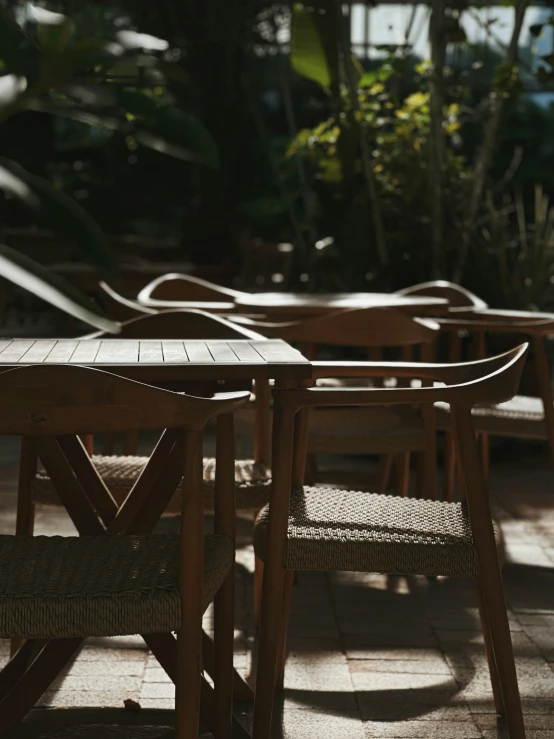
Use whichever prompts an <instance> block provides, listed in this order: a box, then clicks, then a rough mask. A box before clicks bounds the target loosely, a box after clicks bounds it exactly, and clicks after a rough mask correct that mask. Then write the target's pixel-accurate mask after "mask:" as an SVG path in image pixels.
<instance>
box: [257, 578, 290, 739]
mask: <svg viewBox="0 0 554 739" xmlns="http://www.w3.org/2000/svg"><path fill="white" fill-rule="evenodd" d="M274 574H275V576H274V578H272V580H273V581H272V582H271V583H268V582H267V578H265V580H266V582H265V583H264V598H263V599H262V612H261V618H260V635H259V648H258V665H257V670H256V701H255V703H254V729H253V733H252V736H253V737H255V738H256V739H270V736H271V718H272V714H273V701H274V695H275V683H276V680H275V678H276V671H277V661H278V651H279V625H280V614H282V601H283V586H284V581H285V570H283V569H277V568H276V569H275V573H274ZM268 585H270V586H271V587H268Z"/></svg>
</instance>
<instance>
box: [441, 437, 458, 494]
mask: <svg viewBox="0 0 554 739" xmlns="http://www.w3.org/2000/svg"><path fill="white" fill-rule="evenodd" d="M455 484H456V441H455V438H454V433H453V432H452V431H447V432H446V433H445V435H444V499H445V500H447V501H448V502H449V503H451V502H452V501H453V500H454V486H455Z"/></svg>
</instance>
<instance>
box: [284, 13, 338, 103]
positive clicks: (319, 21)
mask: <svg viewBox="0 0 554 739" xmlns="http://www.w3.org/2000/svg"><path fill="white" fill-rule="evenodd" d="M327 4H328V3H322V6H323V5H327ZM316 5H317V6H316ZM316 5H314V4H311V5H310V4H308V3H294V4H293V6H292V26H291V63H292V66H293V68H294V69H295V71H296V72H298V74H301V75H302V76H303V77H306V78H307V79H310V80H313V81H314V82H317V83H318V84H319V85H321V87H323V89H324V90H328V91H330V90H331V89H332V88H333V87H335V88H336V86H337V85H338V76H339V75H338V70H339V62H338V46H339V34H340V27H339V26H338V24H337V23H333V18H332V15H331V10H332V7H333V3H331V4H330V6H329V8H325V7H319V6H318V4H316Z"/></svg>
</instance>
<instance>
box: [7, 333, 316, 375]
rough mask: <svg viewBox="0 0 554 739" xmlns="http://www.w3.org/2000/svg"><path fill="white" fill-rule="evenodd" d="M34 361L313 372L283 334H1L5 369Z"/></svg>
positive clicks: (161, 370)
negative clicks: (193, 337) (197, 337)
mask: <svg viewBox="0 0 554 739" xmlns="http://www.w3.org/2000/svg"><path fill="white" fill-rule="evenodd" d="M30 364H63V365H67V364H74V365H84V366H87V367H95V368H97V369H103V370H107V371H109V372H114V373H115V374H120V375H125V376H126V377H131V378H133V379H138V380H143V381H145V382H149V381H150V382H155V381H156V380H159V381H165V380H224V379H256V378H270V379H286V378H290V379H296V378H309V377H311V372H312V370H311V364H310V362H309V361H308V360H307V359H305V358H304V357H303V356H302V354H301V353H300V352H299V351H297V350H296V349H293V347H291V346H290V345H289V344H287V343H286V342H285V341H282V340H281V339H268V340H263V341H261V340H260V341H251V340H246V339H237V340H232V341H222V340H208V341H175V340H171V341H170V340H166V339H163V340H160V341H153V340H133V339H73V340H71V339H63V340H56V339H3V340H0V369H2V368H4V369H5V368H7V367H21V366H25V365H30Z"/></svg>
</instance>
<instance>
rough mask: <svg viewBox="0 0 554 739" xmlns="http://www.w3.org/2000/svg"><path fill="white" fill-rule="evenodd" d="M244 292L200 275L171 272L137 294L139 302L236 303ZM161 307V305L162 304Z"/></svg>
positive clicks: (157, 278) (148, 303)
mask: <svg viewBox="0 0 554 739" xmlns="http://www.w3.org/2000/svg"><path fill="white" fill-rule="evenodd" d="M240 295H244V293H242V292H240V291H239V290H233V289H232V288H230V287H224V286H223V285H216V283H214V282H208V281H207V280H202V279H200V278H199V277H192V276H191V275H184V274H180V273H179V272H170V273H168V274H166V275H162V276H161V277H156V279H155V280H152V282H149V283H148V284H147V285H145V286H144V287H143V288H142V290H141V291H140V292H139V294H138V296H137V300H138V302H139V303H144V304H146V305H151V303H152V301H156V302H159V303H162V302H163V301H171V302H173V301H179V300H182V301H193V302H195V301H207V302H214V301H216V302H224V303H234V300H235V298H238V297H239V296H240ZM160 307H161V306H160Z"/></svg>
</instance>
